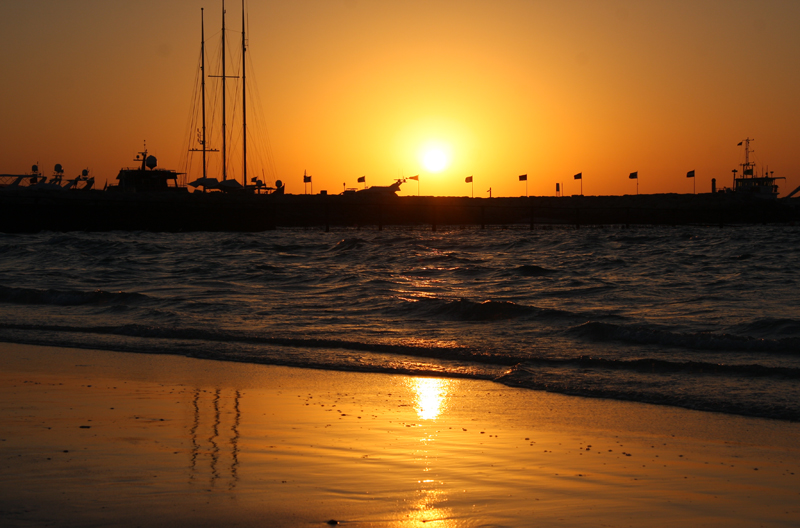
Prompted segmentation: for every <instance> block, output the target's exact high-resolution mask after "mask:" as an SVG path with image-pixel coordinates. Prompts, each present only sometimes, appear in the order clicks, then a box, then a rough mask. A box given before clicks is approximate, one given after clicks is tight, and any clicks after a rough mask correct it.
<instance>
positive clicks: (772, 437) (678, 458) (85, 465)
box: [0, 343, 800, 528]
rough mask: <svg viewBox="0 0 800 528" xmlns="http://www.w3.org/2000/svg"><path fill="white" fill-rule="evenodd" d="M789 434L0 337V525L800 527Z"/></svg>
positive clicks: (617, 408) (394, 381)
mask: <svg viewBox="0 0 800 528" xmlns="http://www.w3.org/2000/svg"><path fill="white" fill-rule="evenodd" d="M798 440H800V424H793V423H783V422H776V421H770V420H758V419H749V418H742V417H736V416H726V415H717V414H709V413H701V412H693V411H686V410H680V409H671V408H662V407H656V406H649V405H642V404H635V403H625V402H614V401H603V400H589V399H584V398H578V397H569V396H561V395H555V394H548V393H543V392H534V391H527V390H519V389H513V388H507V387H503V386H500V385H497V384H493V383H491V382H480V381H463V380H444V379H434V378H412V377H406V376H387V375H379V374H358V373H346V372H326V371H315V370H302V369H292V368H285V367H272V366H260V365H248V364H236V363H220V362H213V361H203V360H196V359H188V358H183V357H173V356H157V355H141V354H123V353H116V352H104V351H91V350H75V349H59V348H44V347H32V346H24V345H12V344H4V343H0V525H2V526H4V527H14V526H26V527H27V526H107V525H115V526H270V527H275V526H278V527H280V526H327V524H326V523H327V522H328V521H331V520H335V521H338V522H339V523H340V525H342V526H348V525H350V526H355V527H377V526H392V527H412V526H420V527H421V526H431V527H436V528H455V527H473V526H797V525H798V524H800V448H798Z"/></svg>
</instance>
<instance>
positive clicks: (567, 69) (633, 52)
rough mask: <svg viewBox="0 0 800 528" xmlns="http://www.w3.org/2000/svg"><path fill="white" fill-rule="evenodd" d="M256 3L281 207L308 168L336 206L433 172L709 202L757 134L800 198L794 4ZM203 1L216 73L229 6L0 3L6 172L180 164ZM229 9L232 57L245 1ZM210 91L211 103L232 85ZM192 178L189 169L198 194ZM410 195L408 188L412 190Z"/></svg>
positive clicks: (799, 22)
mask: <svg viewBox="0 0 800 528" xmlns="http://www.w3.org/2000/svg"><path fill="white" fill-rule="evenodd" d="M247 6H248V12H249V35H248V37H249V50H250V54H249V56H248V60H250V61H251V64H252V66H253V72H254V74H255V75H254V77H255V79H256V80H257V83H258V91H257V94H258V95H259V98H258V100H259V101H260V103H261V105H260V107H259V108H260V110H257V109H256V106H255V105H254V106H253V107H252V108H251V109H250V110H248V112H249V113H250V114H249V115H251V116H252V117H248V121H249V122H250V123H251V124H258V123H259V122H261V121H263V122H264V123H265V124H266V129H267V131H268V134H269V139H270V146H271V152H272V157H271V158H269V157H266V154H265V152H266V149H264V148H260V147H261V146H263V145H264V139H263V138H264V137H266V136H265V135H263V134H261V133H256V131H255V130H254V131H253V134H254V135H253V136H252V138H253V139H252V140H251V145H250V146H249V147H248V148H249V149H251V150H252V151H253V155H254V157H252V158H251V159H250V161H248V165H249V171H250V175H256V176H259V177H262V174H263V178H264V179H266V180H267V183H269V184H272V183H273V182H274V180H275V178H279V179H281V180H283V181H284V182H286V184H287V192H290V193H302V192H303V183H302V175H303V171H304V170H308V173H309V174H312V175H313V185H314V187H313V188H314V192H318V191H319V190H322V189H325V190H327V191H328V192H329V193H338V192H341V191H342V188H343V184H345V185H346V187H357V186H358V184H357V182H356V180H357V178H358V177H359V176H362V175H366V177H367V184H368V185H388V184H390V183H392V181H393V179H394V178H398V177H400V176H403V175H404V176H411V175H414V174H420V192H421V193H422V194H423V195H456V196H461V195H469V194H470V192H471V186H470V185H469V184H466V183H464V178H465V177H466V176H470V175H473V176H474V181H475V196H488V193H487V192H486V191H487V190H488V189H489V187H491V188H492V194H493V196H519V195H523V194H525V184H524V183H521V182H519V181H518V178H517V176H518V175H519V174H523V173H527V174H528V193H529V194H531V195H553V194H555V183H556V182H560V183H563V184H565V188H566V193H567V194H573V193H578V192H579V191H580V186H579V182H576V181H574V180H573V178H572V176H573V175H574V174H575V173H578V172H582V173H583V177H584V179H583V192H584V194H589V195H591V194H629V193H635V192H636V184H635V182H634V181H632V180H629V179H628V174H629V173H630V172H632V171H638V172H639V192H640V193H657V192H679V193H683V192H692V180H690V179H687V178H686V177H685V175H686V172H687V171H688V170H692V169H694V170H695V171H696V174H697V181H696V184H697V190H698V191H702V192H707V191H708V190H709V189H710V185H711V184H710V181H711V178H712V177H714V178H716V179H717V182H718V185H719V186H723V185H728V186H729V185H730V184H731V183H730V180H731V169H734V168H737V166H738V164H739V163H741V162H742V161H743V155H744V154H743V150H742V148H741V147H737V146H736V144H737V143H738V142H739V141H741V140H742V139H744V138H746V137H748V136H749V137H751V138H755V139H756V140H755V141H754V142H753V144H752V147H753V148H754V149H755V154H754V156H755V159H756V161H757V162H759V163H760V164H764V165H768V166H769V170H772V171H774V172H775V176H785V177H786V178H787V180H786V182H783V181H780V182H779V184H780V185H781V191H782V193H783V194H785V193H787V192H788V191H791V190H792V189H794V188H795V187H797V186H798V185H800V159H798V156H797V154H796V151H797V150H796V145H797V143H798V139H800V128H799V127H798V125H799V124H800V105H799V104H798V102H797V94H798V93H800V69H798V68H797V64H800V32H798V31H797V28H798V27H800V2H797V1H795V0H767V1H764V0H761V1H750V0H693V1H683V0H664V1H662V0H650V1H647V2H642V1H627V0H607V1H604V0H582V1H581V0H564V1H560V2H553V1H533V0H528V1H510V0H494V1H491V2H489V1H470V0H462V1H436V0H428V1H420V2H415V1H402V2H401V1H381V2H375V1H367V0H363V1H359V0H326V1H322V0H316V1H308V0H295V1H292V2H282V1H266V0H265V1H257V0H247ZM200 7H205V9H206V37H207V42H208V44H207V46H208V49H207V52H208V55H209V59H210V58H211V56H212V55H213V54H215V53H218V52H216V51H214V50H215V49H216V48H218V46H219V40H220V31H219V24H220V9H221V8H220V0H170V1H169V2H163V1H156V0H128V1H125V2H109V1H108V0H70V1H68V2H65V1H63V0H25V1H24V2H23V1H5V2H3V3H2V4H0V65H2V69H3V72H4V74H3V75H2V76H0V93H2V94H3V98H2V102H1V103H0V122H2V127H0V172H3V173H19V172H24V171H26V170H28V169H29V168H30V166H31V165H32V164H33V163H35V162H39V164H40V166H41V167H42V168H43V169H44V170H45V171H46V172H47V173H49V172H50V171H51V170H52V167H53V165H55V164H56V163H61V164H62V165H63V166H64V167H65V169H66V175H67V176H70V177H71V176H74V175H77V174H78V173H79V172H80V170H81V169H84V168H89V169H90V170H91V171H92V174H94V175H95V177H96V178H97V179H98V180H99V181H100V182H101V185H102V182H103V181H104V180H105V179H106V178H108V179H110V180H113V179H114V178H115V177H116V174H117V171H118V170H119V168H120V167H122V166H127V165H130V164H132V163H133V162H132V160H133V156H134V155H135V154H136V152H137V151H138V150H140V149H141V147H142V142H143V140H145V139H146V140H147V145H148V148H149V150H150V152H151V153H153V154H155V155H156V156H157V157H158V159H159V163H160V166H162V167H165V168H175V169H179V168H181V167H184V166H185V160H186V153H185V152H184V150H185V149H186V147H187V145H188V143H187V142H188V136H189V135H191V136H192V137H194V135H195V134H194V132H192V133H191V134H189V133H188V132H187V124H188V122H189V117H190V113H191V108H192V106H191V105H192V94H193V90H194V82H195V75H196V68H197V64H198V58H199V41H200V35H199V33H200V27H199V26H200ZM226 7H227V10H228V28H229V35H228V39H229V40H228V42H229V43H230V44H231V46H233V47H236V46H238V45H239V42H240V39H241V34H240V31H241V3H240V0H227V3H226ZM233 52H235V53H238V51H237V50H233ZM215 68H216V69H217V70H218V68H219V66H218V65H215V64H208V70H207V71H208V73H214V71H212V70H214V69H215ZM232 71H233V67H231V69H230V70H229V72H228V73H229V74H231V73H232ZM208 83H209V90H210V92H213V91H214V86H213V85H214V84H215V83H216V85H217V86H218V84H219V81H217V80H213V79H209V80H208ZM236 86H237V84H236V81H229V84H228V87H229V89H230V91H231V92H233V91H234V90H236V89H237V88H236ZM252 95H253V99H252V100H253V101H254V102H255V96H256V92H255V91H253V92H252ZM231 105H233V103H231ZM259 116H263V119H257V118H258V117H259ZM261 128H263V127H261ZM193 146H195V145H193ZM212 146H216V147H219V146H221V145H218V144H216V145H212ZM432 148H438V149H440V150H441V151H442V152H444V153H445V154H446V155H447V156H448V164H447V166H446V167H445V168H444V169H443V170H441V171H440V172H433V170H432V169H430V168H428V167H426V166H425V164H423V157H424V155H425V153H426V152H427V150H430V149H432ZM259 152H260V153H261V155H260V156H258V155H257V154H258V153H259ZM211 157H212V158H214V159H213V160H212V172H213V171H216V172H219V165H220V163H219V155H218V154H215V155H211ZM238 157H239V156H238V154H236V153H234V155H233V158H234V159H233V160H231V162H230V163H231V164H230V166H231V169H230V170H231V171H232V176H234V177H240V175H241V168H240V166H241V162H240V161H239V159H238ZM198 168H199V156H197V155H195V158H193V161H192V171H193V172H192V173H191V174H190V178H191V179H193V178H194V177H197V176H198V174H197V169H198ZM262 169H263V171H262ZM210 175H211V176H217V177H219V174H210ZM401 194H417V183H416V182H413V181H409V182H407V183H406V184H405V185H404V186H403V188H402V191H401Z"/></svg>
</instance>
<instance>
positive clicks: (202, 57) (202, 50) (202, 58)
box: [200, 7, 208, 192]
mask: <svg viewBox="0 0 800 528" xmlns="http://www.w3.org/2000/svg"><path fill="white" fill-rule="evenodd" d="M200 78H201V79H202V80H201V83H200V86H201V89H200V92H201V93H202V103H203V178H204V179H205V178H206V177H207V176H208V174H207V172H206V30H205V18H204V15H203V8H202V7H201V8H200ZM203 192H206V186H205V185H203Z"/></svg>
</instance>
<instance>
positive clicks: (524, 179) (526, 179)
mask: <svg viewBox="0 0 800 528" xmlns="http://www.w3.org/2000/svg"><path fill="white" fill-rule="evenodd" d="M519 181H528V175H527V174H520V175H519Z"/></svg>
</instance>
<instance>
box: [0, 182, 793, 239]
mask: <svg viewBox="0 0 800 528" xmlns="http://www.w3.org/2000/svg"><path fill="white" fill-rule="evenodd" d="M796 221H800V201H798V200H797V199H785V200H763V199H758V198H755V197H752V196H748V195H743V194H734V193H716V194H711V193H708V194H696V195H695V194H691V195H686V194H648V195H625V196H572V197H549V196H532V197H515V198H468V197H437V196H420V197H417V196H369V195H359V194H352V195H234V194H230V195H226V194H222V193H209V194H205V195H203V194H185V193H138V194H137V193H134V194H124V193H109V192H103V191H81V192H71V191H66V192H52V191H49V192H48V191H33V190H11V189H6V190H4V191H2V192H0V231H3V232H10V233H14V232H37V231H43V230H48V231H112V230H127V231H134V230H136V231H138V230H142V231H165V232H180V231H264V230H269V229H274V228H278V227H320V228H330V227H332V226H344V227H370V226H374V227H375V228H378V229H380V228H382V227H383V226H390V225H424V226H429V227H430V228H431V229H436V228H437V227H438V226H462V225H463V226H467V225H471V226H487V225H525V226H530V227H533V228H535V227H536V226H537V225H554V224H556V225H557V224H562V225H564V224H565V225H574V226H582V225H615V224H617V225H647V224H655V225H682V224H722V225H724V224H737V223H751V224H752V223H783V222H796Z"/></svg>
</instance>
